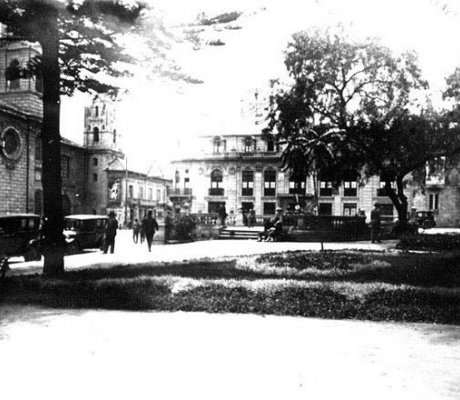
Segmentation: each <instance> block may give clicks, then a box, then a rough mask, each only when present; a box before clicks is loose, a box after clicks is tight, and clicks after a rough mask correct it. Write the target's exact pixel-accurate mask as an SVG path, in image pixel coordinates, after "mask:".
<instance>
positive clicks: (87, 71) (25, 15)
mask: <svg viewBox="0 0 460 400" xmlns="http://www.w3.org/2000/svg"><path fill="white" fill-rule="evenodd" d="M144 8H145V6H144V5H143V4H142V3H140V2H136V1H123V0H91V1H90V0H3V1H2V2H0V22H1V23H3V24H6V25H7V26H8V28H9V30H10V32H11V33H12V34H13V36H15V37H18V38H21V39H24V40H28V41H31V42H38V43H39V44H40V45H41V48H42V54H41V57H40V58H39V59H38V60H35V61H36V62H35V65H34V66H33V68H36V69H37V70H38V72H40V73H41V74H42V76H43V123H42V141H43V174H42V179H43V195H44V196H43V197H44V214H45V217H46V218H47V223H46V224H45V246H44V255H45V264H44V270H43V272H44V274H46V275H50V276H54V275H58V274H61V273H63V272H64V249H63V236H62V230H63V210H62V194H61V193H62V182H61V168H60V146H61V145H60V139H61V137H60V130H59V116H60V94H61V93H66V94H72V93H73V92H74V91H75V90H80V91H95V92H112V93H114V92H115V91H116V87H115V85H113V84H111V83H110V81H106V82H104V81H101V80H100V79H99V76H100V74H103V75H104V74H105V75H106V76H120V75H122V74H123V71H122V70H120V69H119V68H118V66H119V63H120V62H129V61H130V59H129V57H128V56H127V54H126V53H124V51H123V48H122V47H121V46H120V45H119V44H118V43H119V42H118V40H117V38H118V36H119V34H120V33H129V32H130V31H132V32H133V33H134V30H135V28H136V26H135V24H134V23H135V22H136V21H138V20H139V18H141V16H142V11H143V10H144Z"/></svg>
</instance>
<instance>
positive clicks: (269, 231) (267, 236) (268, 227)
mask: <svg viewBox="0 0 460 400" xmlns="http://www.w3.org/2000/svg"><path fill="white" fill-rule="evenodd" d="M282 213H283V209H282V208H277V209H276V214H275V216H274V217H273V218H271V219H269V220H266V221H265V224H264V231H263V232H260V233H259V238H258V239H257V241H258V242H262V241H265V242H274V241H275V240H278V238H279V237H280V236H281V233H282V232H283V222H282V216H283V215H282Z"/></svg>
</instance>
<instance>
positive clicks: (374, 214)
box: [371, 203, 382, 243]
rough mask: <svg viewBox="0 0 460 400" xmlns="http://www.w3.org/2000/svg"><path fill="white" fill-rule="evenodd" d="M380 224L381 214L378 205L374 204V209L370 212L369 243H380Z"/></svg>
mask: <svg viewBox="0 0 460 400" xmlns="http://www.w3.org/2000/svg"><path fill="white" fill-rule="evenodd" d="M381 223H382V214H381V212H380V206H379V204H378V203H375V204H374V209H373V210H372V211H371V242H372V243H375V242H377V243H381V241H380V229H381Z"/></svg>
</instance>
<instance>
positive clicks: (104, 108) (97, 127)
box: [84, 95, 120, 151]
mask: <svg viewBox="0 0 460 400" xmlns="http://www.w3.org/2000/svg"><path fill="white" fill-rule="evenodd" d="M119 142H120V141H119V134H118V133H117V130H116V128H115V107H114V104H113V101H112V100H110V99H109V98H107V97H105V96H101V95H99V96H95V97H94V99H93V101H92V103H91V105H90V106H89V107H85V137H84V145H85V147H86V148H88V149H106V150H108V149H110V150H115V151H120V143H119Z"/></svg>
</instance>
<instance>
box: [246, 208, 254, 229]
mask: <svg viewBox="0 0 460 400" xmlns="http://www.w3.org/2000/svg"><path fill="white" fill-rule="evenodd" d="M255 224H256V212H255V211H254V209H253V208H251V209H250V210H249V214H248V228H252V227H254V225H255Z"/></svg>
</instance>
